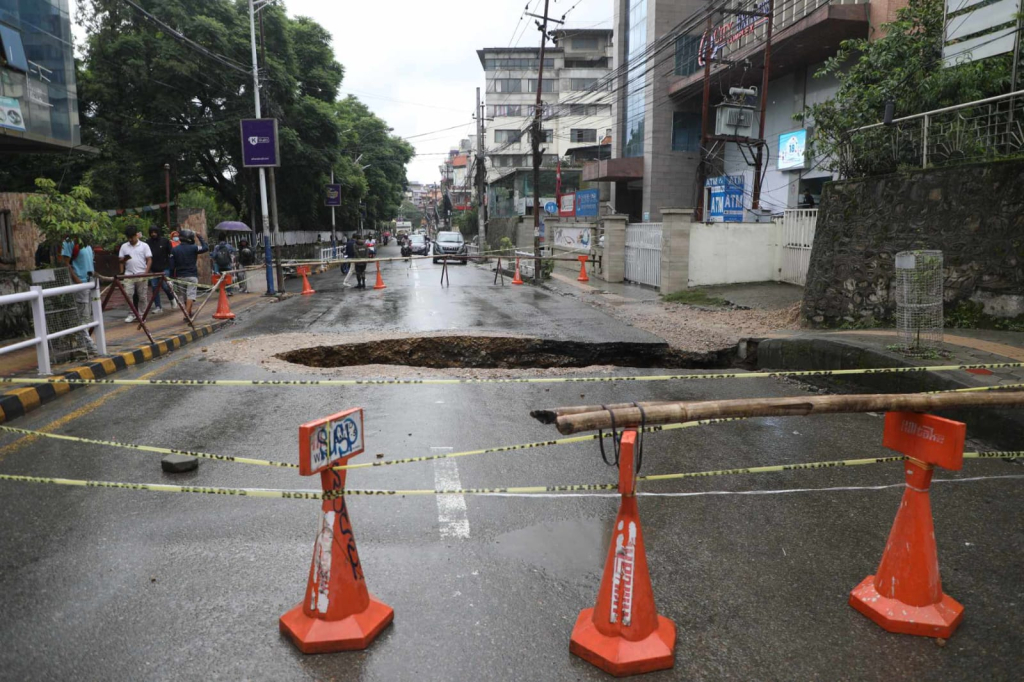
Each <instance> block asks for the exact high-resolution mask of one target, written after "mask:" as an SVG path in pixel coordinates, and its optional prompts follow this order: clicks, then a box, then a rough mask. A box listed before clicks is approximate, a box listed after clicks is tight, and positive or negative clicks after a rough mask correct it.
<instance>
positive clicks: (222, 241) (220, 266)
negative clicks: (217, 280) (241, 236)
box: [210, 232, 237, 296]
mask: <svg viewBox="0 0 1024 682" xmlns="http://www.w3.org/2000/svg"><path fill="white" fill-rule="evenodd" d="M236 253H237V251H236V250H235V247H233V246H231V244H228V237H227V235H226V234H224V233H223V232H221V233H220V234H219V235H217V245H216V246H214V247H213V251H211V252H210V256H211V257H212V258H213V271H214V273H216V274H218V275H225V276H226V275H227V274H228V273H229V272H231V271H232V270H234V269H235V254H236ZM234 295H235V287H234V286H229V287H228V296H234Z"/></svg>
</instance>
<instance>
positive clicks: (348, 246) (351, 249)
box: [341, 234, 356, 287]
mask: <svg viewBox="0 0 1024 682" xmlns="http://www.w3.org/2000/svg"><path fill="white" fill-rule="evenodd" d="M355 257H356V238H355V235H351V234H350V235H349V236H348V239H346V240H345V258H355ZM341 267H342V268H344V267H345V265H344V264H342V266H341ZM351 276H352V266H351V265H350V266H349V268H348V270H347V271H346V272H345V279H343V280H341V284H342V286H346V287H350V286H352V285H351V284H349V283H348V278H349V277H351Z"/></svg>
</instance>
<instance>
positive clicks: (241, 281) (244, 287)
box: [238, 239, 256, 294]
mask: <svg viewBox="0 0 1024 682" xmlns="http://www.w3.org/2000/svg"><path fill="white" fill-rule="evenodd" d="M255 264H256V254H255V253H253V250H252V249H250V248H249V242H247V241H246V240H244V239H243V240H242V241H240V242H238V265H239V266H241V267H242V268H248V267H250V266H252V265H255ZM248 274H249V273H247V272H246V271H245V270H242V271H241V272H239V273H238V290H239V291H241V292H242V293H243V294H247V293H249V281H248Z"/></svg>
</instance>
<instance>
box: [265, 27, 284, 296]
mask: <svg viewBox="0 0 1024 682" xmlns="http://www.w3.org/2000/svg"><path fill="white" fill-rule="evenodd" d="M260 56H261V57H262V58H263V63H264V64H266V63H267V39H266V38H265V37H264V35H263V13H262V12H260ZM270 218H271V221H272V224H273V226H274V243H273V245H272V246H273V249H274V263H275V265H276V266H277V290H278V291H280V292H281V293H282V294H283V293H284V270H283V268H282V267H281V228H280V226H279V225H278V222H277V173H276V172H275V170H274V168H273V167H271V168H270Z"/></svg>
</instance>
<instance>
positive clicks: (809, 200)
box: [800, 189, 814, 208]
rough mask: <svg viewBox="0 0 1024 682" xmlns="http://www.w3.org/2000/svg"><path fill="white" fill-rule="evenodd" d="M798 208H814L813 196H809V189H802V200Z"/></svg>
mask: <svg viewBox="0 0 1024 682" xmlns="http://www.w3.org/2000/svg"><path fill="white" fill-rule="evenodd" d="M800 208H814V197H812V196H811V190H809V189H805V190H804V200H803V203H802V205H801V206H800Z"/></svg>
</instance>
